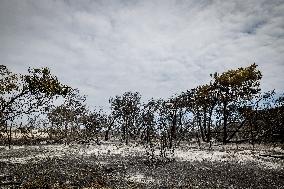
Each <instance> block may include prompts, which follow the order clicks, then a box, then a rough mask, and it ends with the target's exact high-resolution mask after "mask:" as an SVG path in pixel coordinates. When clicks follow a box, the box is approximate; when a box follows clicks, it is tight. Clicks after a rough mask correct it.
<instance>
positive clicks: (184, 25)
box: [0, 0, 284, 107]
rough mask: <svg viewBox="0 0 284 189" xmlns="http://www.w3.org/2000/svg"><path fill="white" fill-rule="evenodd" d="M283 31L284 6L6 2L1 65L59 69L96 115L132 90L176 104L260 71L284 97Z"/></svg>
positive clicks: (1, 6) (1, 7)
mask: <svg viewBox="0 0 284 189" xmlns="http://www.w3.org/2000/svg"><path fill="white" fill-rule="evenodd" d="M283 23H284V3H283V1H282V2H281V0H278V1H277V0H266V1H265V0H252V1H217V0H216V1H209V0H208V1H206V0H204V1H175V0H163V1H150V0H149V1H95V0H84V1H75V0H74V1H63V0H62V1H52V0H50V1H36V0H26V1H24V0H22V1H13V0H3V1H0V26H1V27H0V59H1V62H2V64H5V65H7V66H9V67H10V68H11V69H12V70H14V71H20V72H24V71H25V70H27V68H28V67H29V66H31V67H41V66H48V67H51V69H52V71H53V72H54V73H55V74H56V75H57V76H58V77H59V78H60V79H61V80H62V81H63V82H65V83H68V84H70V85H72V86H74V87H78V88H79V89H80V90H81V91H82V92H83V93H85V94H87V95H88V99H89V102H90V103H91V104H92V106H103V107H108V98H109V97H110V96H114V95H116V94H121V93H123V92H124V91H127V90H136V91H140V92H141V93H142V95H144V96H145V97H146V98H150V97H152V96H153V97H169V96H171V95H172V94H174V93H176V92H180V91H182V90H186V89H189V88H192V87H195V86H196V85H198V84H202V83H204V82H208V81H209V79H210V77H209V74H210V73H213V72H215V71H217V72H222V71H225V70H227V69H232V68H237V67H240V66H247V65H249V64H251V63H253V62H256V63H257V64H258V65H259V68H260V70H261V71H262V72H263V75H264V77H263V80H262V87H263V89H264V90H271V89H273V88H275V89H277V90H278V91H282V92H283V90H284V85H283V83H284V77H283V76H282V75H283V73H284V53H283V52H284V35H283V34H284V24H283Z"/></svg>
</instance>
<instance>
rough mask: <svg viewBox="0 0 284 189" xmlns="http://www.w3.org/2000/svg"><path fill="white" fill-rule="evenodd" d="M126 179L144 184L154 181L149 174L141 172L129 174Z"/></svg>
mask: <svg viewBox="0 0 284 189" xmlns="http://www.w3.org/2000/svg"><path fill="white" fill-rule="evenodd" d="M126 180H128V181H131V182H135V183H144V184H149V183H154V182H155V179H153V178H152V177H149V176H147V177H146V176H144V175H143V174H141V173H135V174H134V175H131V176H129V177H128V178H126Z"/></svg>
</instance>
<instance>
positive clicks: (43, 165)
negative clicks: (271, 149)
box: [0, 144, 284, 189]
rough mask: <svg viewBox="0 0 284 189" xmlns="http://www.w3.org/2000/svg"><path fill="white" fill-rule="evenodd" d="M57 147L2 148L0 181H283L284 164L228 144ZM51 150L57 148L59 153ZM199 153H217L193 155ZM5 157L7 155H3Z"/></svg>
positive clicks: (28, 184)
mask: <svg viewBox="0 0 284 189" xmlns="http://www.w3.org/2000/svg"><path fill="white" fill-rule="evenodd" d="M56 147H57V148H58V149H61V150H63V149H64V150H69V153H67V152H65V153H61V154H60V153H59V151H56V150H54V149H53V150H51V149H52V148H51V146H46V148H44V147H43V148H34V147H26V148H24V149H22V148H15V149H13V150H3V149H2V152H3V153H1V154H0V159H1V161H0V183H1V187H2V188H26V189H31V188H47V189H49V188H105V189H106V188H281V187H283V186H284V169H283V166H282V167H281V166H280V167H279V166H278V167H273V168H269V167H265V166H262V164H260V163H259V162H264V163H266V162H268V163H273V162H274V161H276V160H275V159H274V158H270V157H258V156H256V155H255V154H254V153H249V151H248V150H247V151H245V150H243V151H242V150H239V151H237V152H235V151H233V150H231V149H230V150H228V149H226V150H224V152H220V151H216V149H215V151H214V150H212V151H208V150H200V149H198V148H193V147H191V148H190V149H188V151H187V153H186V154H184V155H181V154H176V156H175V157H174V158H160V157H157V156H156V157H154V158H153V159H151V158H149V156H147V155H146V154H145V153H143V152H141V151H139V150H137V149H136V147H126V146H117V147H116V146H111V145H110V144H107V145H105V146H104V145H90V146H73V147H72V146H69V147H68V146H66V148H62V146H61V147H60V148H59V147H58V146H56ZM56 147H55V148H56ZM104 148H105V149H104ZM110 149H111V150H110ZM135 150H137V151H135ZM43 152H44V153H46V156H43V157H41V158H39V156H38V155H40V154H42V153H43ZM76 152H77V153H76ZM10 153H11V154H10ZM55 153H58V154H57V156H56V154H55ZM176 153H181V150H177V151H176ZM214 153H215V154H214ZM242 153H246V154H245V156H248V157H249V158H253V159H249V161H238V159H237V156H240V155H242ZM16 154H17V155H16ZM31 154H34V157H35V158H29V159H27V160H26V161H19V162H20V163H19V162H13V161H12V160H13V159H9V158H11V157H12V156H14V155H15V156H16V157H19V158H20V157H22V158H24V157H25V156H30V155H31ZM202 154H203V155H206V154H207V155H211V156H212V157H213V156H216V157H218V158H216V159H210V158H209V159H208V158H206V157H204V158H201V157H197V156H202ZM223 154H225V155H223ZM185 155H188V156H196V157H195V159H194V158H193V157H188V158H187V159H179V158H177V157H179V156H182V157H184V156H185ZM219 155H221V156H219ZM7 157H8V159H7V161H2V160H3V159H5V158H7ZM36 157H37V158H36ZM258 158H260V160H261V161H259V160H258ZM10 160H11V161H10ZM264 160H265V161H264ZM277 161H278V162H277V163H278V164H279V165H283V160H282V159H277ZM264 165H265V164H264Z"/></svg>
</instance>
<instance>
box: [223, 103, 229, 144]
mask: <svg viewBox="0 0 284 189" xmlns="http://www.w3.org/2000/svg"><path fill="white" fill-rule="evenodd" d="M223 108H224V109H223V116H224V122H223V144H226V143H227V138H228V133H227V125H228V115H227V102H224V107H223Z"/></svg>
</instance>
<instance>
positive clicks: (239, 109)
mask: <svg viewBox="0 0 284 189" xmlns="http://www.w3.org/2000/svg"><path fill="white" fill-rule="evenodd" d="M210 76H211V81H210V82H209V83H207V84H204V85H200V86H197V87H196V88H194V89H190V90H187V91H184V92H182V93H180V94H176V95H174V96H172V97H170V98H168V99H150V100H148V101H147V102H142V101H141V95H140V93H138V92H125V93H124V94H122V95H117V96H115V97H111V98H110V100H109V103H110V110H111V111H110V113H109V114H106V113H105V112H104V111H103V110H92V109H90V108H89V107H88V105H87V104H86V102H85V100H86V97H85V96H83V95H81V94H80V92H79V90H78V89H73V88H71V87H69V86H66V85H64V84H62V83H61V82H59V81H58V79H57V77H56V76H54V75H52V74H51V73H50V70H49V69H48V68H41V69H29V70H28V74H26V75H21V74H15V73H12V72H11V71H10V70H9V69H8V68H7V67H6V66H4V65H0V95H1V96H0V102H1V103H0V137H1V141H2V143H4V144H9V145H10V144H11V143H13V141H14V142H15V141H17V140H23V139H22V138H21V139H13V137H12V133H13V132H14V131H15V130H18V131H20V132H21V133H22V134H23V135H22V136H26V138H25V140H26V141H27V142H28V141H35V140H37V141H39V140H43V138H35V137H34V136H33V135H28V134H27V133H29V132H33V131H34V130H35V129H36V128H37V129H39V130H40V131H42V132H43V133H44V134H47V135H48V136H46V137H45V138H44V140H48V141H53V142H65V143H69V142H72V141H88V140H91V139H93V140H97V141H98V142H99V140H102V139H104V140H109V139H110V138H111V137H115V138H119V139H120V140H121V141H122V142H124V143H126V144H128V143H129V142H130V141H135V142H139V143H142V144H145V145H147V146H150V147H151V146H155V145H159V146H160V147H161V153H163V152H162V151H163V150H164V149H173V148H174V147H175V146H177V145H179V144H180V143H181V142H186V141H192V140H194V141H196V142H198V143H199V144H200V143H201V142H207V143H209V144H211V143H212V141H219V142H222V143H223V144H226V143H230V142H250V143H252V144H254V143H256V142H258V143H261V142H263V143H270V142H281V143H283V142H284V126H283V122H284V106H283V105H284V95H283V94H282V95H279V94H277V95H276V93H275V92H274V91H270V92H265V93H261V89H260V80H261V78H262V74H261V72H260V71H259V70H258V69H257V65H256V64H252V65H250V66H248V67H245V68H238V69H235V70H228V71H226V72H224V73H214V74H211V75H210Z"/></svg>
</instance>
